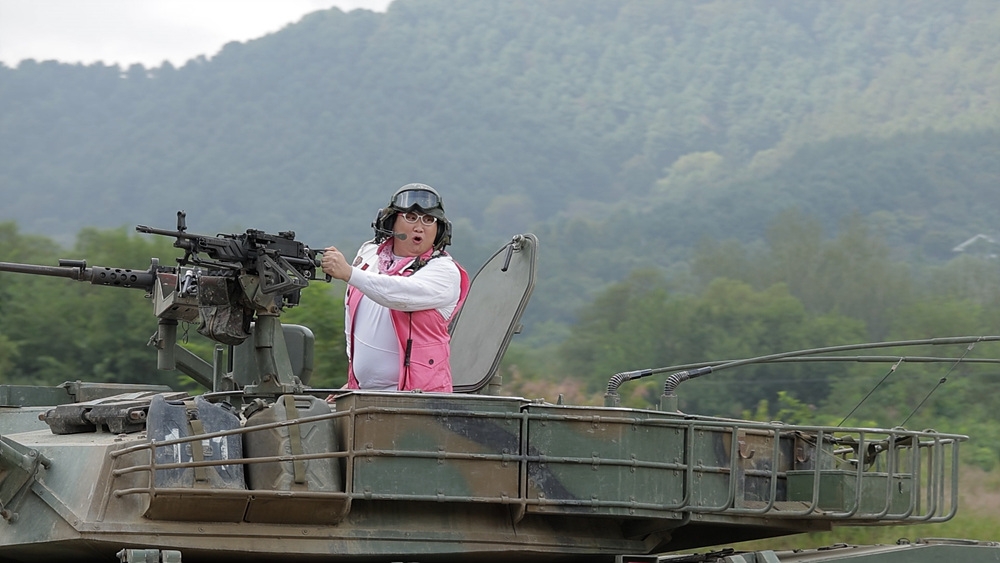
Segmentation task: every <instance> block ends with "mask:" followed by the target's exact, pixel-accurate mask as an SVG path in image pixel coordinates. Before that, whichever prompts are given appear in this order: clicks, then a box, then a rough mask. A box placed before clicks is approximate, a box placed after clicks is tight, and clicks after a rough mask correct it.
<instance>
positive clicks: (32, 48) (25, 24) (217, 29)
mask: <svg viewBox="0 0 1000 563" xmlns="http://www.w3.org/2000/svg"><path fill="white" fill-rule="evenodd" d="M389 3H390V0H0V62H2V63H4V64H6V65H7V66H11V67H13V66H17V63H18V62H20V61H21V60H23V59H35V60H51V59H55V60H57V61H62V62H70V63H76V62H82V63H84V64H90V63H93V62H96V61H103V62H105V63H107V64H115V63H117V64H119V65H122V66H128V65H130V64H132V63H140V64H142V65H144V66H146V67H154V66H160V64H162V63H163V61H165V60H168V61H170V62H171V63H173V64H174V65H175V66H181V65H183V64H184V63H185V62H186V61H188V60H190V59H192V58H194V57H197V56H198V55H205V56H207V57H212V56H213V55H215V54H216V53H218V52H219V49H221V48H222V46H223V45H225V44H226V43H229V42H230V41H246V40H248V39H255V38H257V37H261V36H263V35H267V34H268V33H271V32H273V31H277V30H279V29H281V28H282V27H284V26H286V25H288V24H290V23H294V22H296V21H298V20H299V19H301V18H302V16H304V15H306V14H308V13H310V12H314V11H316V10H325V9H328V8H330V7H333V6H336V7H338V8H340V9H341V10H344V11H345V12H346V11H351V10H354V9H357V8H364V9H368V10H375V11H379V12H384V11H385V9H386V7H387V6H388V5H389Z"/></svg>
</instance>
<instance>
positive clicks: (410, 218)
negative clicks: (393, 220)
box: [399, 211, 437, 227]
mask: <svg viewBox="0 0 1000 563" xmlns="http://www.w3.org/2000/svg"><path fill="white" fill-rule="evenodd" d="M399 216H400V217H402V218H403V220H404V221H406V222H407V223H416V222H417V221H420V224H422V225H424V226H427V227H430V226H431V225H433V224H434V223H437V219H435V218H433V217H431V216H430V215H421V214H419V213H415V212H413V211H411V212H409V213H400V214H399Z"/></svg>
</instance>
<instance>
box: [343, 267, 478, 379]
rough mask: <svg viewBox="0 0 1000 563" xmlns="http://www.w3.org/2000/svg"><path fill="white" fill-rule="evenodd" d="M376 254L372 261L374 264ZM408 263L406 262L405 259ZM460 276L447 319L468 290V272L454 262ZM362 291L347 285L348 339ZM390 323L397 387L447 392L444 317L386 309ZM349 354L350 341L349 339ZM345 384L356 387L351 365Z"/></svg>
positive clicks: (403, 272)
mask: <svg viewBox="0 0 1000 563" xmlns="http://www.w3.org/2000/svg"><path fill="white" fill-rule="evenodd" d="M377 260H378V258H377V256H376V258H375V261H376V262H375V263H377ZM406 264H409V262H406ZM454 264H455V267H457V268H458V272H459V274H460V275H461V279H462V281H461V288H460V292H459V296H458V304H457V305H456V306H455V310H454V312H452V314H451V318H454V317H455V315H457V314H458V311H459V310H460V309H461V308H462V304H463V303H465V297H466V296H467V295H468V293H469V275H468V274H467V273H466V272H465V270H464V269H462V267H461V266H459V265H458V262H454ZM412 274H413V271H412V270H408V269H406V268H405V267H402V268H401V270H396V271H394V272H391V273H389V274H388V275H395V276H410V275H412ZM362 297H364V294H363V293H361V291H360V290H358V289H357V288H355V287H352V286H348V288H347V311H348V318H349V319H350V323H351V327H350V329H351V330H350V334H351V338H352V339H353V338H354V319H355V315H356V314H357V311H358V303H360V302H361V298H362ZM389 315H390V316H391V318H392V325H393V327H394V328H395V329H396V340H397V341H398V342H399V390H400V391H411V390H414V389H420V390H421V391H426V392H437V393H450V392H451V391H452V388H451V363H450V361H449V357H450V356H451V346H450V342H451V336H450V335H449V334H448V322H449V320H448V319H445V318H444V317H442V316H441V313H439V312H438V311H437V310H436V309H428V310H425V311H412V312H406V311H397V310H395V309H390V310H389ZM351 350H352V353H353V350H354V342H353V341H352V342H351ZM347 387H348V388H349V389H359V388H360V386H359V384H358V379H357V378H356V377H355V376H354V365H353V363H349V364H348V367H347Z"/></svg>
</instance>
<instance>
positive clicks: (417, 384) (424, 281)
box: [322, 184, 469, 402]
mask: <svg viewBox="0 0 1000 563" xmlns="http://www.w3.org/2000/svg"><path fill="white" fill-rule="evenodd" d="M372 227H374V229H375V238H374V239H372V240H370V241H368V242H366V243H364V244H363V245H362V246H361V248H360V249H359V250H358V253H357V257H356V258H355V259H354V261H353V263H349V262H348V261H347V259H346V258H345V257H344V254H343V253H342V252H340V251H339V250H338V249H337V248H336V247H333V246H330V247H328V248H326V249H325V250H324V251H323V259H322V268H323V272H324V273H326V274H327V275H329V276H331V277H334V278H336V279H339V280H343V281H345V282H347V295H346V297H345V299H344V308H345V319H344V332H345V334H346V337H347V357H348V375H347V387H348V388H349V389H366V390H382V391H397V390H398V391H410V390H417V389H419V390H422V391H426V392H451V391H452V378H451V365H450V363H449V356H450V336H449V334H448V323H449V321H450V320H451V318H452V317H453V316H454V315H455V313H457V312H458V310H459V308H461V306H462V303H464V301H465V297H466V295H467V294H468V291H469V276H468V274H467V273H466V272H465V270H464V269H463V268H462V267H461V266H460V265H459V264H458V262H456V261H455V260H454V259H453V258H452V257H451V256H450V255H449V254H448V253H447V252H445V250H444V248H445V247H446V246H447V245H448V244H449V243H450V242H451V223H450V222H449V221H448V219H447V217H446V216H445V212H444V203H443V202H442V199H441V196H440V195H439V194H438V192H437V191H436V190H435V189H434V188H432V187H430V186H428V185H426V184H407V185H405V186H403V187H401V188H399V189H398V190H396V192H395V193H394V194H393V195H392V198H391V199H390V201H389V205H388V206H386V207H384V208H382V209H380V210H379V212H378V215H377V216H376V218H375V222H374V223H372ZM327 400H328V401H331V402H332V401H333V396H331V397H328V399H327Z"/></svg>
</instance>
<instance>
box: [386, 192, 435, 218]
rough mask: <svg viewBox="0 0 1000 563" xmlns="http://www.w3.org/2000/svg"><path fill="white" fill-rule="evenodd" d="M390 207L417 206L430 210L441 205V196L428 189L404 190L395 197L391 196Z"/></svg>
mask: <svg viewBox="0 0 1000 563" xmlns="http://www.w3.org/2000/svg"><path fill="white" fill-rule="evenodd" d="M392 207H395V208H396V209H413V208H414V207H419V208H420V209H422V210H430V209H435V208H440V207H441V198H440V197H438V195H437V194H436V193H434V192H431V191H428V190H406V191H405V192H399V193H398V194H396V197H394V198H392ZM411 222H412V221H411Z"/></svg>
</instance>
